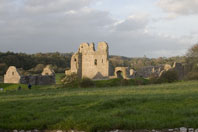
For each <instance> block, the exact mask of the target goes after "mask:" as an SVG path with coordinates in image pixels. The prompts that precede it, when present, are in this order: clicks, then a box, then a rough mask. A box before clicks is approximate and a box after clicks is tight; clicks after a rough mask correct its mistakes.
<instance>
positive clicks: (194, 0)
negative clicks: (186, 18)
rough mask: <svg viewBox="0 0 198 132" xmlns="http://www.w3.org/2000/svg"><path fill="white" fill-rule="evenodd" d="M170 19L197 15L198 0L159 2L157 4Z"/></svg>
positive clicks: (161, 0) (165, 0) (162, 0)
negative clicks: (177, 16) (176, 16)
mask: <svg viewBox="0 0 198 132" xmlns="http://www.w3.org/2000/svg"><path fill="white" fill-rule="evenodd" d="M157 5H158V6H159V7H161V8H162V9H163V10H164V11H165V12H168V13H169V15H170V17H173V16H174V17H175V15H191V14H198V8H197V7H198V0H159V2H158V3H157Z"/></svg>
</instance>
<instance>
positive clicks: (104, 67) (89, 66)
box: [66, 42, 110, 79]
mask: <svg viewBox="0 0 198 132" xmlns="http://www.w3.org/2000/svg"><path fill="white" fill-rule="evenodd" d="M109 70H110V67H109V48H108V45H107V43H105V42H100V43H98V48H97V50H95V45H94V44H93V43H91V44H88V43H82V44H81V45H80V48H79V50H78V52H77V53H76V54H74V55H73V56H72V59H71V69H70V70H67V71H66V75H70V74H72V73H76V74H78V75H79V77H81V78H83V77H88V78H91V79H103V78H108V77H109Z"/></svg>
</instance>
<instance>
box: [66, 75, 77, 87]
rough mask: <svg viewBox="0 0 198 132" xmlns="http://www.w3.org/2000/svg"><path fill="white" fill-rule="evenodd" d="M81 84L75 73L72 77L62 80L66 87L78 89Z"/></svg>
mask: <svg viewBox="0 0 198 132" xmlns="http://www.w3.org/2000/svg"><path fill="white" fill-rule="evenodd" d="M79 82H80V78H79V77H78V75H77V74H75V73H72V74H71V75H68V76H66V77H65V78H64V79H63V80H62V83H63V85H65V86H66V87H78V86H79Z"/></svg>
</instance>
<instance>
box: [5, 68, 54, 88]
mask: <svg viewBox="0 0 198 132" xmlns="http://www.w3.org/2000/svg"><path fill="white" fill-rule="evenodd" d="M44 73H45V74H44ZM42 74H43V75H35V76H32V75H28V76H25V75H22V74H20V72H19V70H18V69H17V68H16V67H14V66H10V67H9V68H8V70H7V72H6V74H5V75H4V83H14V84H20V83H21V84H32V85H51V84H55V83H56V79H55V72H53V70H50V71H49V69H48V67H46V69H44V70H43V73H42ZM49 74H51V75H49Z"/></svg>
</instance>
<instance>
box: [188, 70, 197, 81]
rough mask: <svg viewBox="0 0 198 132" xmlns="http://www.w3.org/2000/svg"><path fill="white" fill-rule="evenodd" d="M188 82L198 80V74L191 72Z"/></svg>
mask: <svg viewBox="0 0 198 132" xmlns="http://www.w3.org/2000/svg"><path fill="white" fill-rule="evenodd" d="M187 80H198V72H189V73H188V75H187Z"/></svg>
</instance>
